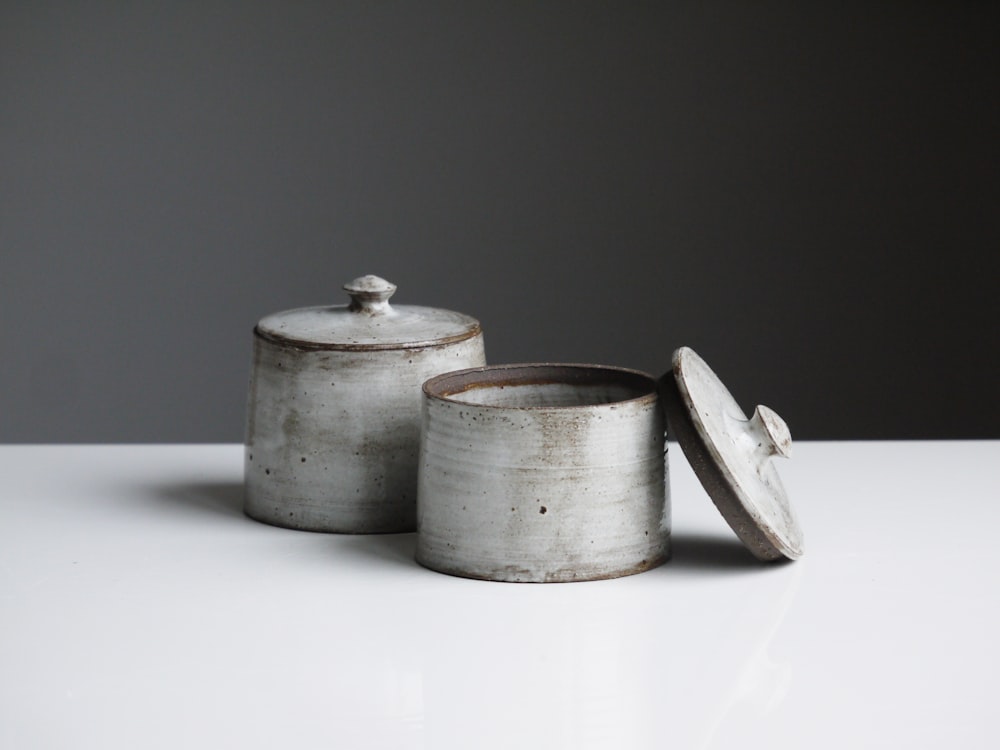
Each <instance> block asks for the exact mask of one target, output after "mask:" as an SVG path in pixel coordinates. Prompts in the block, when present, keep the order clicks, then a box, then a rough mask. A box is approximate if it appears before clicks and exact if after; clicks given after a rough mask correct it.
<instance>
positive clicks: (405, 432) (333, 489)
mask: <svg viewBox="0 0 1000 750" xmlns="http://www.w3.org/2000/svg"><path fill="white" fill-rule="evenodd" d="M345 289H347V290H348V291H349V293H350V294H351V295H352V303H351V304H350V305H341V306H333V307H314V308H303V309H300V310H292V311H288V312H286V313H277V314H275V315H270V316H267V317H266V318H264V319H263V320H262V321H261V323H260V324H259V325H258V326H257V328H256V329H255V331H254V350H253V366H252V369H251V377H250V388H249V398H248V404H247V429H246V441H245V462H244V466H245V472H244V474H245V480H246V481H245V504H244V510H245V511H246V513H247V515H249V516H251V517H253V518H256V519H258V520H260V521H264V522H266V523H271V524H275V525H279V526H287V527H290V528H296V529H303V530H309V531H327V532H340V533H359V534H362V533H384V532H403V531H412V530H413V529H414V528H415V527H416V494H417V493H416V491H417V486H416V485H417V459H418V447H419V442H420V415H421V390H420V388H421V385H422V384H423V382H424V381H425V380H427V379H428V378H431V377H433V376H435V375H438V374H439V373H442V372H448V371H450V370H455V369H461V368H467V367H473V366H478V365H483V364H484V363H485V353H484V347H483V336H482V332H481V331H480V329H479V324H478V323H477V322H476V321H475V320H474V319H472V318H469V317H468V316H465V315H461V314H459V313H452V312H449V311H444V310H436V309H434V308H421V307H412V306H391V305H389V303H388V298H389V296H390V295H391V294H392V292H393V291H394V290H395V287H394V286H393V285H392V284H389V283H388V282H386V281H384V280H382V279H379V278H378V277H373V276H368V277H362V278H360V279H356V280H355V281H353V282H351V283H350V284H348V285H346V286H345Z"/></svg>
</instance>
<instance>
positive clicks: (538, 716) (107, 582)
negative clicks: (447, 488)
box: [0, 442, 1000, 750]
mask: <svg viewBox="0 0 1000 750" xmlns="http://www.w3.org/2000/svg"><path fill="white" fill-rule="evenodd" d="M794 451H795V456H794V458H793V459H792V460H791V461H788V462H784V463H783V464H782V466H781V469H782V476H783V478H784V482H785V485H786V487H787V488H788V491H789V494H790V496H791V498H792V501H793V503H794V505H795V507H796V511H797V512H798V514H799V517H800V520H801V521H802V525H803V527H804V530H805V535H806V545H805V550H806V552H805V556H804V557H803V559H802V560H800V561H798V562H795V563H790V564H784V565H781V564H779V565H767V564H763V563H758V562H756V561H755V560H754V559H753V558H752V557H751V556H750V554H749V553H748V552H746V551H744V550H743V549H742V547H740V545H739V543H738V542H737V540H736V538H735V536H734V535H733V533H732V532H731V531H730V530H729V528H728V527H727V526H726V525H725V523H724V522H723V520H722V518H721V517H720V516H719V515H718V513H716V511H715V509H714V508H713V506H712V505H711V502H710V501H709V499H708V497H707V495H705V493H704V492H703V491H702V489H701V488H700V486H699V485H698V484H697V483H696V480H695V479H694V476H693V474H692V472H691V470H690V469H689V468H688V466H687V464H686V463H685V461H684V460H683V457H682V455H681V452H680V451H679V450H678V449H677V446H676V445H674V446H671V459H672V460H671V473H672V482H671V484H672V488H673V504H674V558H673V560H672V561H671V562H670V563H668V564H666V565H665V566H663V567H661V568H659V569H657V570H654V571H650V572H647V573H644V574H641V575H637V576H632V577H629V578H621V579H618V580H611V581H599V582H592V583H567V584H503V583H492V582H484V581H473V580H465V579H460V578H452V577H448V576H444V575H440V574H438V573H434V572H431V571H429V570H425V569H423V568H420V567H419V566H417V565H416V564H415V563H414V562H413V561H412V553H413V548H414V538H413V536H412V535H393V536H358V537H352V536H333V535H323V534H310V533H304V532H297V531H290V530H286V529H279V528H273V527H270V526H266V525H263V524H260V523H257V522H254V521H252V520H249V519H247V518H246V517H244V516H243V515H242V513H241V511H240V503H241V484H240V483H241V472H242V452H241V449H240V447H239V446H235V445H226V446H214V445H213V446H130V447H121V446H115V447H37V446H3V447H0V476H2V480H0V481H2V485H0V487H2V489H0V747H2V748H74V749H75V748H101V749H102V750H107V749H108V748H130V749H131V748H189V747H211V748H220V747H223V748H277V747H281V748H314V747H317V748H318V747H323V748H430V749H436V748H456V749H457V748H461V749H462V750H467V749H471V748H494V747H495V748H516V747H544V748H573V749H574V750H577V749H578V748H590V747H595V748H597V747H600V748H646V747H648V748H664V747H676V748H716V747H718V748H729V747H734V746H737V743H739V744H738V746H739V747H741V748H765V747H766V748H828V747H830V748H832V747H837V748H841V747H851V748H855V747H890V746H891V747H935V748H937V747H960V746H961V747H986V746H990V745H993V743H994V742H995V732H994V731H993V728H992V726H993V722H994V721H995V719H994V713H993V711H994V710H995V705H996V703H997V699H998V698H1000V688H998V684H1000V683H998V677H997V676H998V674H1000V659H998V653H1000V652H998V648H997V645H996V639H997V637H998V636H997V634H998V633H1000V608H998V600H997V584H998V575H997V574H998V572H1000V545H998V544H997V541H996V539H997V531H998V529H1000V502H998V501H1000V491H998V486H1000V485H998V482H997V476H998V474H997V472H998V470H1000V442H934V443H897V442H888V443H799V444H796V445H795V449H794Z"/></svg>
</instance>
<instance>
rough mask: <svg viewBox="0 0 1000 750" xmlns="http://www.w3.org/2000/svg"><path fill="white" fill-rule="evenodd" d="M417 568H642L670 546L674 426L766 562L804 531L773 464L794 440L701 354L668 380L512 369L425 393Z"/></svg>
mask: <svg viewBox="0 0 1000 750" xmlns="http://www.w3.org/2000/svg"><path fill="white" fill-rule="evenodd" d="M423 393H424V406H423V432H422V436H421V459H420V469H419V480H418V492H417V530H418V537H417V561H418V562H420V563H421V564H423V565H424V566H426V567H428V568H431V569H433V570H437V571H440V572H443V573H450V574H453V575H459V576H466V577H470V578H482V579H487V580H494V581H525V582H552V581H583V580H591V579H598V578H613V577H617V576H623V575H628V574H631V573H638V572H641V571H643V570H647V569H649V568H652V567H654V566H656V565H659V564H660V563H662V562H664V561H665V560H666V559H667V558H668V557H669V555H670V498H669V492H668V487H667V478H668V470H667V460H666V459H667V442H666V436H665V430H666V428H667V426H668V424H667V421H668V419H669V428H670V429H671V430H672V431H673V434H674V435H675V436H676V437H677V439H678V440H679V442H680V445H681V447H682V449H683V451H684V455H685V456H686V457H687V459H688V461H689V462H690V464H691V467H692V468H693V469H694V472H695V474H696V475H697V476H698V478H699V479H700V480H701V483H702V486H703V487H704V488H705V490H706V491H707V492H708V494H709V496H710V497H711V499H712V501H713V502H714V503H715V505H716V507H717V508H718V509H719V511H720V512H721V513H722V516H723V518H724V519H725V520H726V521H727V522H728V523H729V525H730V526H731V527H732V529H733V531H734V532H735V533H736V535H737V536H738V537H739V538H740V540H741V541H742V542H743V543H744V545H745V546H746V547H747V549H749V551H750V552H751V553H752V554H753V555H754V556H755V557H757V558H758V559H760V560H765V561H767V560H780V559H795V558H797V557H799V556H800V555H801V554H802V533H801V530H800V529H799V526H798V522H797V520H796V518H795V515H794V513H793V512H792V508H791V506H790V504H789V502H788V497H787V494H786V492H785V490H784V487H783V485H782V483H781V480H780V478H779V476H778V474H777V471H776V468H775V466H774V463H773V461H772V459H773V458H775V457H781V456H784V457H787V456H788V455H790V451H791V435H790V433H789V431H788V427H787V426H786V425H785V423H784V421H783V420H782V419H781V418H780V417H779V416H778V415H777V414H776V413H774V411H772V410H771V409H768V408H767V407H765V406H758V407H757V408H756V410H755V411H754V413H753V415H752V416H751V417H749V418H748V417H747V416H746V415H745V414H744V413H743V411H742V409H741V408H740V406H739V405H738V404H737V403H736V401H735V400H734V399H733V397H732V395H731V394H730V393H729V391H728V390H727V389H726V387H725V386H724V385H723V384H722V382H721V381H720V380H719V379H718V378H717V377H716V375H715V373H714V372H712V370H711V369H710V368H709V367H708V365H707V364H705V362H704V360H702V359H701V358H700V357H699V356H698V355H697V354H695V353H694V352H693V351H692V350H691V349H689V348H687V347H681V348H680V349H677V350H676V351H675V352H674V355H673V368H672V370H671V372H668V373H666V374H665V375H664V376H663V377H661V378H660V379H659V380H657V379H654V378H652V377H651V376H649V375H646V374H645V373H641V372H636V371H633V370H624V369H620V368H613V367H598V366H591V365H548V364H525V365H500V366H493V367H481V368H475V369H469V370H464V371H461V372H451V373H446V374H443V375H439V376H437V377H435V378H432V379H431V380H429V381H428V382H427V383H425V384H424V387H423Z"/></svg>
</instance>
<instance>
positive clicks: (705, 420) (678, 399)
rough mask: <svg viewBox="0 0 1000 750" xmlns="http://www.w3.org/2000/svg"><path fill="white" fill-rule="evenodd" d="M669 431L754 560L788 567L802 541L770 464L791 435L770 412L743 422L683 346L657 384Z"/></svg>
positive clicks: (786, 450)
mask: <svg viewBox="0 0 1000 750" xmlns="http://www.w3.org/2000/svg"><path fill="white" fill-rule="evenodd" d="M661 395H662V396H663V400H664V404H665V405H666V408H667V414H668V417H669V420H670V430H671V432H672V433H673V434H674V435H675V436H676V437H677V440H678V441H679V443H680V446H681V449H682V450H683V451H684V455H685V457H686V458H687V460H688V462H689V463H690V464H691V467H692V468H693V469H694V471H695V474H697V476H698V479H699V480H700V481H701V483H702V486H703V487H704V488H705V490H706V492H708V494H709V496H710V497H711V498H712V501H713V502H714V503H715V505H716V507H717V508H718V509H719V512H720V513H721V514H722V517H723V518H725V519H726V522H727V523H728V524H729V525H730V527H732V529H733V531H735V532H736V535H737V536H738V537H739V538H740V540H741V541H742V542H743V544H744V545H746V547H747V549H749V550H750V551H751V552H752V553H753V555H754V556H755V557H757V558H758V559H760V560H765V561H771V560H784V559H789V560H795V559H797V558H799V557H801V556H802V553H803V536H802V530H801V527H800V526H799V522H798V520H797V518H796V516H795V514H794V512H793V511H792V506H791V504H790V502H789V499H788V494H787V492H786V491H785V487H784V485H783V484H782V482H781V477H780V476H779V475H778V471H777V467H776V466H775V465H774V462H773V459H774V458H777V457H783V458H788V457H790V456H791V452H792V436H791V433H790V432H789V430H788V426H787V425H786V424H785V422H784V420H783V419H782V418H781V417H780V416H778V414H777V413H775V412H774V410H772V409H770V408H768V407H766V406H758V407H757V408H756V409H755V410H754V413H753V415H752V416H751V417H750V418H747V416H746V415H745V414H744V413H743V410H742V409H741V408H740V406H739V404H738V403H737V402H736V399H734V398H733V396H732V395H731V394H730V393H729V390H728V389H727V388H726V387H725V385H723V383H722V381H721V380H719V378H718V376H717V375H716V374H715V373H714V372H713V371H712V369H711V368H710V367H709V366H708V365H707V364H706V363H705V361H704V360H703V359H702V358H701V357H699V356H698V355H697V354H696V353H695V352H694V351H693V350H691V349H690V348H688V347H681V348H679V349H677V350H676V351H675V352H674V356H673V369H672V371H671V372H670V373H667V374H666V375H665V376H664V377H663V379H662V380H661Z"/></svg>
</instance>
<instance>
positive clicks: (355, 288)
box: [344, 274, 396, 315]
mask: <svg viewBox="0 0 1000 750" xmlns="http://www.w3.org/2000/svg"><path fill="white" fill-rule="evenodd" d="M344 291H346V292H347V293H348V294H349V295H351V304H350V305H348V306H347V309H348V310H351V311H352V312H360V313H367V314H368V315H382V314H385V313H387V312H389V311H390V310H391V309H392V308H391V307H389V297H391V296H392V295H393V293H394V292H395V291H396V285H395V284H392V283H390V282H388V281H386V280H385V279H382V278H379V277H378V276H372V275H371V274H368V275H367V276H359V277H358V278H356V279H355V280H354V281H350V282H348V283H346V284H344Z"/></svg>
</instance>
